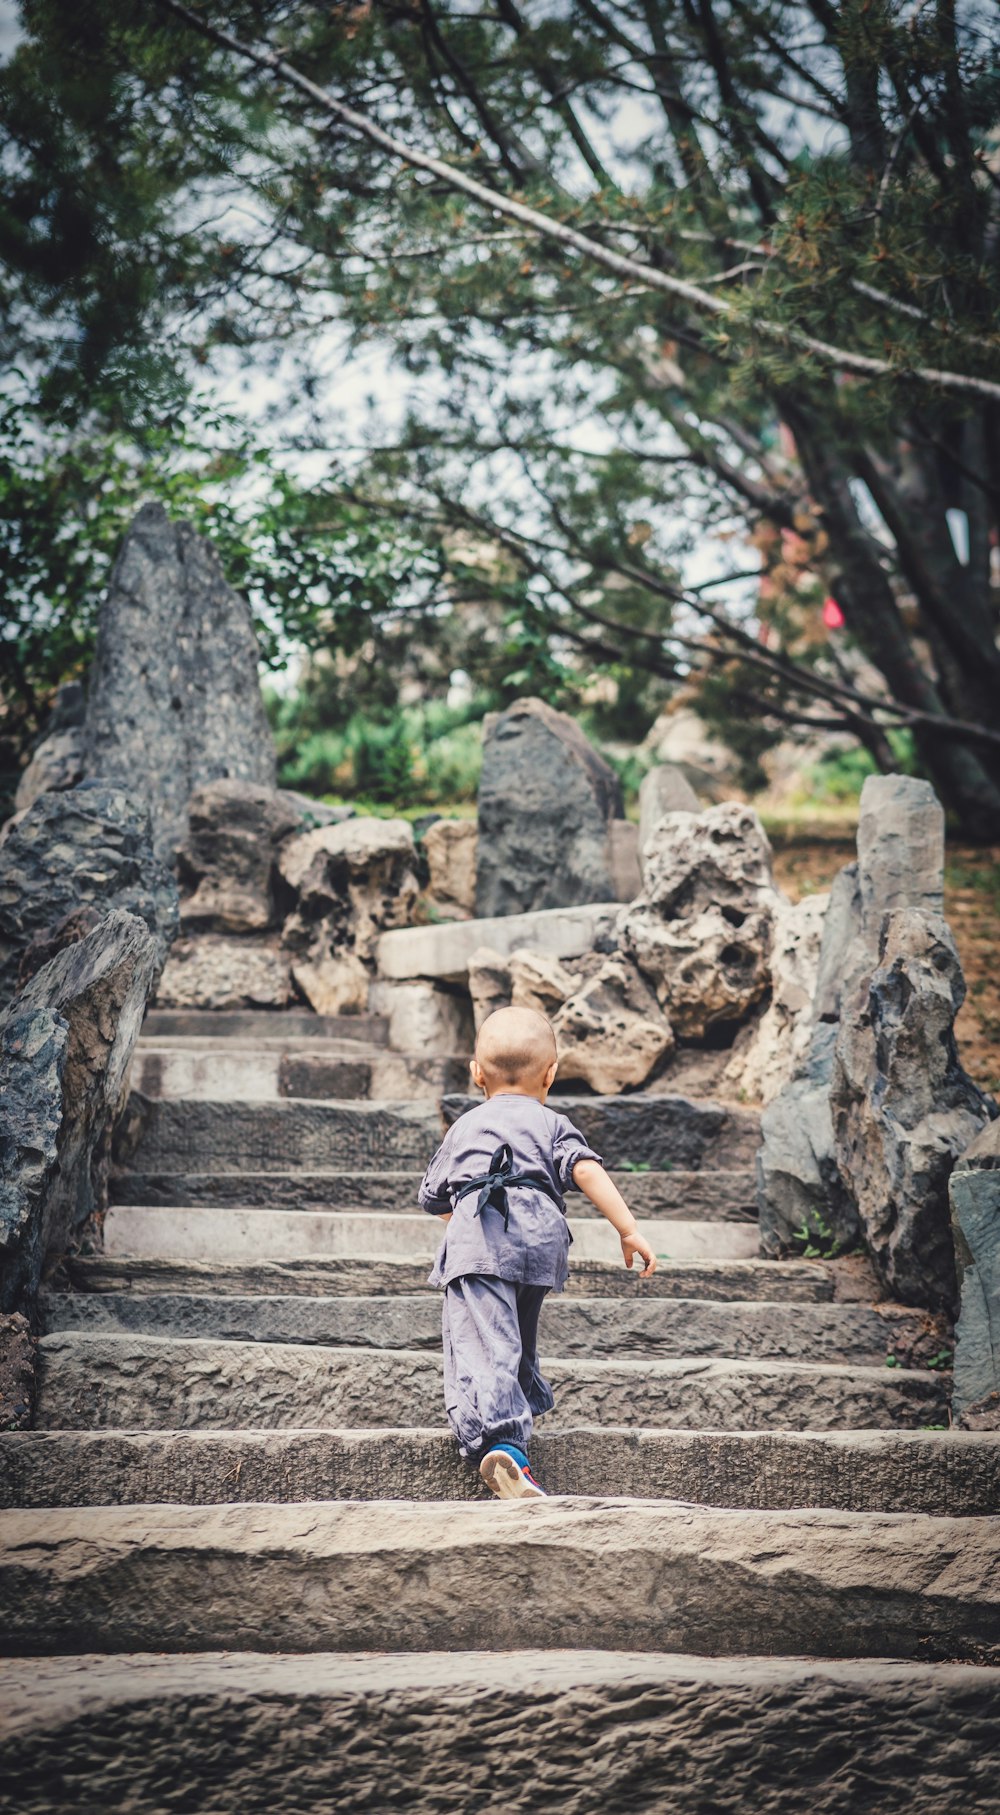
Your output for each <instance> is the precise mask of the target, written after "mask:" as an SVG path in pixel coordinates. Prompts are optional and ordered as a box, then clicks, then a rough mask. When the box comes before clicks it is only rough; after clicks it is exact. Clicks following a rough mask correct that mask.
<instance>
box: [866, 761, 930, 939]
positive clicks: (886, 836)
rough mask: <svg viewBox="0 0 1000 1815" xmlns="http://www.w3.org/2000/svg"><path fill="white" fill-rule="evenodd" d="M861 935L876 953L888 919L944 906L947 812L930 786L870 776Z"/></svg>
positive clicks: (901, 777) (905, 779)
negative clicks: (902, 910) (910, 910)
mask: <svg viewBox="0 0 1000 1815" xmlns="http://www.w3.org/2000/svg"><path fill="white" fill-rule="evenodd" d="M858 889H859V893H860V901H861V931H862V935H863V937H864V939H865V940H866V942H867V944H868V945H869V947H870V948H871V949H872V950H873V951H874V950H875V949H877V946H878V941H879V938H880V936H881V931H882V920H883V917H884V915H886V914H889V913H892V912H893V911H894V910H895V909H897V908H907V907H912V908H919V909H920V910H921V911H922V912H923V913H926V914H940V913H941V912H942V910H943V906H944V810H943V808H942V806H941V802H940V801H939V800H938V797H937V795H936V794H935V792H934V789H933V788H932V787H931V784H930V782H929V781H917V780H916V779H915V777H913V776H912V775H870V776H869V777H868V779H867V781H866V782H865V785H864V787H863V788H862V790H861V808H860V817H859V819H858Z"/></svg>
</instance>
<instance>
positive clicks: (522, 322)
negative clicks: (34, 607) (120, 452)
mask: <svg viewBox="0 0 1000 1815" xmlns="http://www.w3.org/2000/svg"><path fill="white" fill-rule="evenodd" d="M26 17H30V31H29V34H28V36H27V38H26V40H25V41H24V43H23V44H22V47H21V48H20V49H19V51H18V52H17V54H16V55H15V57H14V59H13V60H12V62H11V64H10V65H9V67H8V69H7V70H6V71H5V72H3V74H2V80H0V111H2V113H3V116H4V118H5V122H6V124H7V125H8V128H9V129H10V130H12V132H13V142H14V143H15V145H16V147H17V157H18V158H19V160H20V163H19V171H20V187H19V188H16V189H15V193H14V200H13V205H11V204H8V205H7V207H6V212H5V213H0V252H2V253H3V254H4V256H5V258H6V261H7V268H8V280H7V301H8V321H9V323H10V324H11V332H12V338H13V341H14V343H15V344H16V347H17V351H18V354H19V357H20V359H21V363H22V368H23V369H24V370H25V371H26V372H28V373H29V374H30V377H31V382H32V384H33V385H34V395H35V398H36V402H37V407H39V408H40V409H42V410H43V411H45V410H48V411H49V412H57V413H58V414H59V415H60V416H61V418H62V419H64V420H67V421H69V422H72V421H74V420H76V421H79V420H81V419H83V418H87V417H88V416H89V417H90V418H93V416H94V414H95V413H96V414H98V415H99V417H100V419H101V420H102V421H105V422H114V423H115V424H116V426H117V427H118V428H119V430H120V429H121V428H122V427H123V426H124V428H125V429H126V430H128V431H129V432H133V433H138V434H145V433H147V432H148V424H149V422H150V420H151V419H152V420H153V421H154V423H155V421H157V420H158V421H160V422H161V423H162V422H163V421H164V420H167V419H169V414H170V412H171V410H172V409H174V408H175V407H176V402H175V401H172V399H174V400H175V399H177V398H179V397H181V396H183V395H184V394H185V392H187V394H188V395H190V394H191V390H192V386H193V388H194V393H195V395H197V393H198V391H199V387H200V389H201V391H202V393H203V394H204V393H205V392H208V393H209V394H210V393H211V388H212V385H213V384H214V383H216V382H217V381H218V380H219V379H220V378H224V379H225V380H226V382H227V383H231V382H232V379H233V376H234V374H236V373H238V372H244V373H250V372H252V373H254V374H255V375H257V376H258V377H259V375H260V374H262V373H265V374H267V375H268V383H269V384H270V386H271V389H272V395H273V398H274V402H273V407H272V411H271V418H272V419H271V422H270V424H269V425H268V433H269V435H270V436H271V445H272V447H273V450H274V451H273V461H274V462H278V463H280V462H281V460H283V459H289V460H295V461H297V462H298V463H299V470H300V471H303V470H305V471H308V472H310V473H314V472H317V471H320V470H322V468H323V466H324V465H325V474H324V478H323V481H322V489H323V497H324V511H325V513H326V516H325V518H324V516H323V514H322V513H317V514H316V516H315V517H314V521H320V522H321V521H324V520H332V519H331V517H330V513H331V509H332V511H333V518H334V519H335V520H336V523H337V525H338V526H339V527H338V528H337V529H336V530H335V531H331V534H330V540H329V545H328V566H329V567H335V566H336V564H337V563H338V561H339V560H340V559H341V558H344V559H345V560H347V564H348V566H349V565H350V560H349V558H348V555H347V552H346V551H347V547H348V545H347V544H345V543H344V542H343V539H342V535H341V532H342V530H343V525H344V522H345V521H346V520H348V519H350V521H352V522H353V523H354V524H355V526H357V524H359V523H360V522H361V521H362V520H365V521H368V522H371V523H373V524H374V523H378V524H379V525H380V528H379V530H378V532H377V533H373V536H372V543H371V546H372V548H373V549H375V548H380V549H381V548H384V547H385V546H386V539H387V538H388V539H389V540H390V541H391V540H392V539H393V538H396V537H398V538H400V542H401V546H402V547H403V548H405V549H409V550H411V551H412V550H416V549H425V550H427V551H428V553H427V559H428V561H429V563H430V567H429V569H428V572H429V573H431V572H432V573H433V576H434V577H433V578H432V579H429V581H428V583H427V584H426V585H424V584H423V583H422V582H420V581H419V577H418V576H419V572H420V563H419V562H418V561H416V560H415V559H414V563H413V572H414V575H415V576H416V584H415V588H414V590H413V591H412V592H408V590H407V583H406V579H405V578H404V580H403V582H402V583H401V584H400V586H399V588H398V596H397V602H396V605H395V607H394V606H393V605H392V603H391V602H390V600H389V598H388V595H387V593H386V592H385V590H384V589H382V590H379V588H378V587H377V586H373V589H372V593H371V596H370V599H369V601H368V608H367V617H368V623H369V626H370V627H371V628H372V629H373V630H376V631H377V629H378V626H379V625H385V624H387V623H388V622H389V621H390V619H391V618H392V616H393V614H394V613H395V617H396V620H397V622H398V621H399V619H400V617H401V616H402V617H403V618H404V619H405V618H406V615H407V613H410V614H413V613H415V614H416V617H417V618H419V619H420V621H421V625H422V633H423V634H424V635H425V637H426V641H427V646H428V647H431V646H433V644H434V642H435V639H438V640H441V639H444V640H446V641H447V640H448V639H451V641H450V655H451V656H454V655H455V653H456V646H455V643H454V639H453V636H452V632H451V630H450V629H447V628H446V627H447V626H450V625H451V624H452V623H453V621H454V620H455V619H456V618H461V619H462V621H463V622H464V623H466V624H468V625H479V626H482V625H484V623H485V622H486V618H487V617H488V616H489V614H490V612H493V614H494V616H493V620H492V622H493V630H492V631H487V630H483V632H482V635H481V636H480V635H479V632H478V631H477V632H476V633H475V635H474V636H473V643H474V644H475V649H474V651H473V654H474V657H475V660H474V661H473V659H472V656H470V658H469V660H468V661H465V660H464V657H463V656H461V655H460V656H459V658H458V659H459V665H465V666H469V665H470V664H471V665H472V666H476V664H481V673H482V675H484V676H486V675H487V674H488V676H489V681H490V684H491V685H494V684H495V683H496V682H497V681H498V680H499V681H501V682H502V681H503V679H504V677H505V676H506V677H511V676H515V675H519V674H520V675H522V676H523V675H527V674H531V675H534V676H535V677H536V678H537V675H538V673H539V670H538V669H537V666H536V664H537V661H538V659H539V658H540V655H541V652H542V650H543V648H547V649H548V650H549V651H551V657H552V660H553V662H554V664H555V667H554V669H553V677H552V684H556V675H557V671H559V669H560V666H561V665H563V667H565V664H568V665H569V667H570V668H573V667H574V666H575V667H576V669H577V670H578V671H581V672H583V673H587V672H588V671H593V670H598V671H599V670H602V669H611V670H613V671H614V672H615V673H616V674H618V675H619V676H620V677H622V678H623V684H625V685H626V686H627V687H634V688H635V689H636V690H637V694H638V691H639V690H641V686H642V684H643V681H642V677H643V676H656V677H658V683H659V684H660V685H662V687H663V688H677V687H681V688H684V689H687V690H688V691H691V692H694V693H696V694H697V695H698V697H699V701H700V706H701V709H702V710H704V711H705V712H707V713H709V714H712V715H714V716H716V717H717V718H718V717H721V718H725V716H726V714H727V713H728V714H729V715H730V717H731V719H733V720H734V721H736V722H737V723H738V724H739V725H740V727H741V732H742V734H743V735H746V734H747V732H748V727H749V726H750V724H751V723H752V724H753V725H754V727H755V735H756V737H757V738H758V740H760V739H763V740H765V741H766V739H767V738H772V739H773V738H777V737H779V736H781V735H785V734H787V732H788V731H789V730H793V731H794V730H795V729H801V730H802V731H804V732H806V733H808V732H810V731H811V730H813V729H815V728H817V727H821V728H825V729H828V728H836V729H839V730H843V731H846V732H848V733H849V734H851V735H853V736H855V737H857V738H858V739H859V741H860V742H862V743H863V744H864V746H865V747H866V749H867V750H868V751H869V753H870V754H871V756H872V757H874V759H875V761H876V762H877V763H878V764H880V765H881V766H886V767H887V766H892V764H893V763H894V762H895V760H896V756H895V749H896V743H895V739H894V737H893V736H892V735H891V734H892V733H893V732H894V730H895V729H899V728H905V729H907V730H908V731H909V732H910V733H911V734H912V737H913V740H914V744H915V749H916V756H917V760H918V761H919V763H920V764H921V765H922V767H923V768H924V770H925V771H926V772H927V773H928V774H930V775H931V776H932V778H933V779H934V781H935V783H936V785H937V787H938V789H939V791H940V792H941V793H942V795H943V797H944V798H945V799H946V801H947V802H948V804H949V806H950V807H951V809H952V810H953V812H954V813H955V814H956V815H957V817H958V818H959V819H960V820H961V822H962V824H963V825H964V827H965V829H966V831H967V832H969V833H971V834H974V835H982V836H989V837H996V836H998V835H1000V733H998V727H997V723H996V710H995V701H996V699H997V697H1000V654H998V649H997V627H998V614H997V600H998V584H997V582H998V574H997V570H996V560H997V556H996V553H995V550H996V546H997V541H998V533H1000V529H998V526H1000V407H998V406H1000V329H998V322H1000V307H998V304H1000V265H998V251H997V248H998V246H1000V231H998V229H1000V149H998V146H1000V140H998V131H1000V84H998V83H997V80H996V74H995V68H996V52H997V48H998V40H1000V25H998V22H997V18H996V14H995V10H994V9H990V8H986V7H982V6H978V5H972V6H970V7H967V8H962V9H954V8H951V7H948V6H935V7H927V6H926V5H921V4H919V3H916V4H915V3H914V0H905V3H903V4H899V3H892V0H876V3H875V4H872V0H847V4H845V5H843V6H840V7H830V6H828V5H825V4H823V5H820V4H813V3H810V4H774V3H770V0H695V3H692V4H689V3H688V0H683V3H682V0H677V3H676V4H674V3H673V0H614V3H611V4H609V3H607V0H568V3H567V4H566V5H565V6H562V7H559V8H558V9H557V8H554V7H552V6H550V5H548V4H543V0H538V4H535V5H524V4H521V5H519V4H517V3H516V0H497V3H496V4H495V5H493V6H490V7H489V8H487V7H471V8H469V7H450V6H448V5H447V4H444V3H443V0H423V3H422V4H421V5H420V6H419V7H414V6H412V5H411V4H410V3H409V0H405V3H399V4H397V3H395V0H351V3H350V4H348V3H346V0H345V3H343V4H339V5H334V6H332V7H328V8H315V7H311V6H309V7H295V8H291V9H290V8H288V7H287V6H286V5H279V4H276V3H275V0H242V3H241V4H240V5H238V6H236V5H228V4H225V3H221V4H215V3H211V4H210V3H208V0H205V3H204V4H198V5H190V4H189V5H185V4H183V0H126V3H125V4H120V3H119V4H117V5H113V4H111V0H86V4H84V5H82V6H81V8H80V9H79V11H78V13H75V14H74V17H73V18H72V19H70V18H68V17H67V9H65V8H61V7H59V6H58V5H56V4H54V3H53V0H48V4H46V3H44V0H39V3H38V4H36V5H34V6H33V7H32V8H31V12H30V15H26ZM43 176H44V178H45V180H44V181H43V180H42V179H43ZM74 211H75V213H74ZM67 219H76V220H77V221H79V222H82V223H83V225H82V227H81V229H80V231H79V233H78V234H77V235H76V237H75V238H74V236H73V234H72V233H70V232H68V231H66V229H65V222H66V220H67ZM54 225H55V226H57V227H58V228H59V232H58V233H57V234H56V237H55V241H54V244H55V246H56V248H57V251H56V253H55V254H51V253H50V254H49V256H48V263H47V264H46V262H45V260H44V259H43V257H42V255H41V251H40V248H41V246H42V244H43V242H45V241H46V231H47V232H48V241H47V242H46V243H51V242H52V231H51V230H52V228H53V226H54ZM109 322H113V323H114V329H113V333H109V332H108V331H107V324H108V323H109ZM354 371H358V372H360V371H364V372H365V373H366V374H367V375H368V376H367V377H366V379H365V381H364V382H365V383H366V384H367V385H368V386H369V388H370V389H371V392H372V398H373V402H372V407H371V411H370V415H369V424H368V428H367V430H366V431H365V432H364V433H363V434H362V435H361V436H358V434H357V429H356V424H357V421H358V415H359V400H358V388H359V387H358V381H357V380H352V378H351V374H352V372H354ZM345 383H346V384H347V385H348V386H352V385H353V390H352V396H353V398H354V401H353V403H352V406H351V411H350V414H349V415H345V414H344V413H342V412H340V411H339V410H338V403H339V393H340V391H341V389H342V386H343V385H344V384H345ZM189 407H190V406H189ZM347 421H350V422H351V423H352V424H353V425H354V427H353V429H352V437H351V438H352V440H353V441H354V442H355V443H356V445H353V446H352V445H349V444H348V440H347V438H346V436H345V430H344V424H345V422H347ZM303 463H308V464H307V465H303ZM292 490H293V491H296V490H297V487H293V488H292ZM331 501H335V503H332V502H331ZM285 508H287V509H288V510H291V509H292V503H291V494H289V502H288V504H287V506H286V507H285ZM294 508H295V509H299V508H300V505H298V504H296V505H295V507H294ZM351 513H354V515H353V516H351ZM312 546H313V548H314V550H315V552H316V554H317V555H319V552H320V546H321V545H320V543H319V542H315V543H313V544H312ZM709 546H712V547H714V548H715V549H716V550H718V549H719V548H724V549H727V550H728V552H729V554H730V556H731V559H730V561H729V563H728V566H726V565H725V564H724V563H722V564H720V563H719V562H718V560H716V562H715V565H714V566H710V565H709V563H708V561H707V559H706V556H705V550H706V549H707V548H708V547H709ZM379 558H381V557H379ZM421 558H423V557H421ZM363 565H364V564H363V563H362V568H363ZM389 565H390V567H392V568H393V571H399V570H400V569H401V568H403V567H404V566H405V563H401V562H398V561H397V562H396V563H395V564H393V563H392V562H390V563H389ZM706 574H707V576H708V577H707V578H706V577H705V576H706ZM685 575H686V576H687V579H686V581H685V579H684V578H683V577H682V576H685ZM692 582H693V583H692ZM317 584H318V590H316V589H311V587H310V582H309V581H308V580H305V581H304V586H305V593H306V594H310V592H311V590H312V593H313V596H314V597H315V598H317V599H319V598H321V597H322V596H323V595H322V586H321V584H319V576H317ZM362 589H363V581H362ZM334 590H336V589H334ZM338 596H339V595H338ZM358 602H359V608H360V610H361V612H362V614H363V615H364V613H365V609H366V607H365V601H364V599H362V598H359V601H358ZM498 606H499V607H500V610H501V616H503V617H506V628H503V627H502V626H501V625H498V624H497V622H496V608H497V607H498ZM484 614H486V617H484ZM321 621H322V624H323V629H322V633H321V634H322V635H323V636H324V637H326V638H327V639H329V638H330V637H331V636H333V637H337V636H339V635H340V634H341V629H343V634H344V635H345V636H347V635H349V634H350V632H349V627H348V624H347V620H346V619H345V620H344V623H343V626H341V625H340V623H339V620H338V619H337V617H336V614H335V615H334V619H333V620H331V618H330V615H329V612H327V616H326V617H325V618H323V614H322V611H321V610H320V609H319V608H317V610H316V611H315V612H314V613H313V615H312V617H310V615H309V612H308V611H303V613H302V614H301V615H300V618H299V620H298V623H299V627H300V630H301V629H303V628H304V629H305V631H306V633H307V640H308V637H310V636H311V637H315V636H316V635H317V634H318V633H319V628H318V627H319V626H320V623H321ZM379 634H381V633H380V632H379ZM491 636H492V637H493V639H494V642H493V644H492V645H491V642H490V638H491ZM497 636H499V638H500V642H501V644H502V645H503V659H502V661H500V662H499V664H498V662H497V653H498V646H497V644H496V638H497ZM476 637H479V641H478V642H476ZM519 640H520V646H521V648H522V650H523V651H524V659H523V660H519V658H518V655H517V644H518V641H519ZM491 647H492V648H493V652H494V653H493V655H492V656H491V655H490V649H491ZM491 662H492V666H491Z"/></svg>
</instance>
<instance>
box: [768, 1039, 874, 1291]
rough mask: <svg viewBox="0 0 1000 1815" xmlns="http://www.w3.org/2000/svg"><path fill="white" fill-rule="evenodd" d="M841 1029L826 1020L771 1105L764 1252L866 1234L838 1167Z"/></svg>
mask: <svg viewBox="0 0 1000 1815" xmlns="http://www.w3.org/2000/svg"><path fill="white" fill-rule="evenodd" d="M836 1042H837V1028H836V1026H835V1025H829V1024H827V1023H825V1022H821V1023H820V1024H819V1026H817V1027H816V1028H815V1029H814V1031H813V1037H812V1041H811V1043H810V1048H809V1052H808V1054H807V1056H806V1058H805V1060H804V1061H803V1063H802V1065H801V1066H800V1068H799V1070H798V1071H797V1073H796V1075H795V1077H794V1078H793V1079H792V1081H791V1083H790V1084H787V1085H786V1086H785V1087H784V1089H783V1090H782V1091H781V1092H780V1093H779V1094H778V1096H777V1097H776V1098H775V1099H774V1101H773V1102H772V1103H770V1104H769V1105H768V1107H767V1108H766V1109H765V1110H764V1113H763V1115H762V1116H761V1119H760V1131H761V1147H760V1151H759V1152H758V1155H757V1210H758V1215H759V1218H760V1248H761V1253H762V1254H767V1255H781V1254H789V1253H793V1252H794V1251H795V1250H796V1249H798V1250H799V1251H800V1252H801V1250H802V1248H803V1247H805V1246H811V1247H814V1248H816V1249H818V1251H819V1252H820V1253H822V1254H829V1253H830V1252H832V1251H840V1250H843V1249H846V1248H853V1247H854V1246H855V1244H856V1243H857V1242H859V1241H860V1239H861V1222H860V1218H859V1216H858V1212H857V1208H856V1206H855V1204H854V1201H853V1199H852V1197H851V1196H850V1194H849V1193H848V1192H847V1190H846V1189H845V1187H844V1183H843V1180H842V1179H841V1176H840V1169H839V1167H838V1165H837V1155H836V1151H835V1146H834V1138H833V1119H832V1116H831V1113H830V1080H831V1078H832V1076H833V1058H834V1048H835V1046H836Z"/></svg>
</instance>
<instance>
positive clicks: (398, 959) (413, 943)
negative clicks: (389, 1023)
mask: <svg viewBox="0 0 1000 1815" xmlns="http://www.w3.org/2000/svg"><path fill="white" fill-rule="evenodd" d="M621 912H622V904H621V902H620V901H594V902H588V903H586V904H584V905H581V906H579V907H564V908H536V909H535V910H534V911H532V912H529V913H527V914H503V915H499V916H497V917H496V918H493V919H488V920H450V921H448V922H447V923H446V924H445V925H440V926H407V927H401V928H399V929H398V930H397V931H394V932H391V933H383V934H382V937H381V939H380V940H379V942H378V948H377V957H378V973H379V976H380V977H388V978H390V979H392V980H393V981H395V982H408V981H410V980H412V979H413V978H416V977H426V978H431V979H434V980H436V981H437V982H439V983H466V982H467V981H468V975H469V959H470V958H471V957H472V954H473V952H475V951H477V950H478V948H479V947H480V946H481V945H488V946H489V948H490V950H491V951H494V952H501V953H502V954H503V955H504V957H506V956H507V954H508V953H509V952H514V951H517V950H518V949H519V947H522V946H528V947H530V948H531V950H532V951H536V952H548V953H549V955H550V956H551V957H553V958H583V957H584V956H585V955H586V954H587V953H588V952H592V951H594V950H595V949H596V948H597V947H598V945H599V942H600V941H601V940H602V939H604V938H606V937H607V936H608V935H609V934H612V935H613V934H614V932H615V929H616V927H617V925H618V920H619V916H620V915H621ZM603 949H604V950H607V947H606V946H605V947H604V948H603Z"/></svg>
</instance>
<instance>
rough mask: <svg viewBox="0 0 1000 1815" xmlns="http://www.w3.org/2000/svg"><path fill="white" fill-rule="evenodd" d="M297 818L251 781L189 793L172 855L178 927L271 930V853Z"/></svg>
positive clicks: (225, 781)
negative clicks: (184, 826)
mask: <svg viewBox="0 0 1000 1815" xmlns="http://www.w3.org/2000/svg"><path fill="white" fill-rule="evenodd" d="M300 817H301V816H300V814H299V812H298V811H297V810H296V808H295V806H294V805H293V804H292V800H291V797H290V796H288V795H285V794H281V793H279V792H278V791H277V789H274V788H262V787H259V786H258V785H257V784H256V783H255V782H249V781H237V780H232V779H229V778H222V779H220V780H218V781H210V782H206V783H205V785H204V786H203V787H201V788H196V789H195V791H194V793H193V794H192V796H191V799H190V800H189V802H188V825H189V830H188V835H187V838H186V840H185V842H184V843H183V844H182V845H181V847H180V850H179V852H178V872H179V875H180V879H181V884H182V886H183V888H184V889H185V891H186V892H185V895H184V899H183V900H182V902H181V920H182V922H183V923H184V925H185V926H189V925H191V924H194V923H198V922H202V923H204V924H205V925H207V926H212V927H213V928H214V929H215V930H216V931H218V932H225V933H257V932H263V931H264V930H265V928H267V927H269V926H272V925H273V924H274V922H275V919H276V917H277V916H276V906H275V881H276V879H277V878H276V864H277V854H278V847H279V845H280V844H281V841H282V839H284V838H287V837H288V836H289V834H290V833H292V832H295V831H297V830H298V829H299V825H300Z"/></svg>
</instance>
